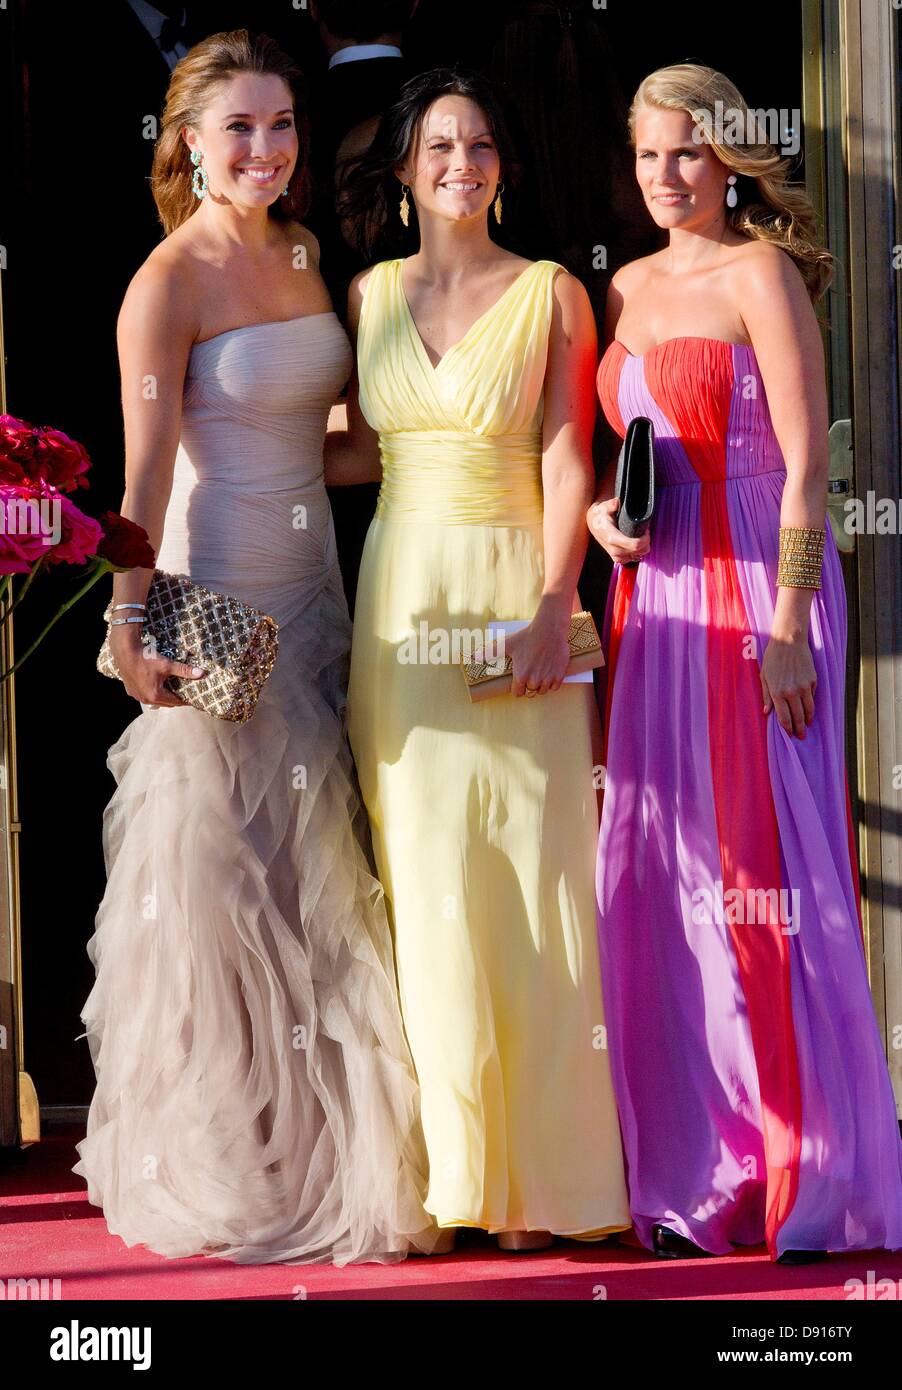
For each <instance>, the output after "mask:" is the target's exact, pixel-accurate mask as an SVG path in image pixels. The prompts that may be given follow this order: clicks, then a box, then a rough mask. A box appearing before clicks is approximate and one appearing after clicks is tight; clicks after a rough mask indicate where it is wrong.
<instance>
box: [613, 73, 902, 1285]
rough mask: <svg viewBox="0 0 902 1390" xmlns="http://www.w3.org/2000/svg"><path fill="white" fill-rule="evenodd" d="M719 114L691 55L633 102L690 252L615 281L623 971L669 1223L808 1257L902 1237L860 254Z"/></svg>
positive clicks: (634, 1152) (681, 248) (630, 1065)
mask: <svg viewBox="0 0 902 1390" xmlns="http://www.w3.org/2000/svg"><path fill="white" fill-rule="evenodd" d="M718 102H721V103H722V106H721V107H718V106H717V103H718ZM718 110H720V111H727V112H732V111H737V112H738V113H740V115H741V116H742V119H743V121H744V120H745V118H746V116H747V115H748V108H747V107H746V105H745V103H744V101H743V100H742V98H741V96H740V94H739V93H738V91H737V90H736V89H735V87H733V85H732V83H730V82H728V81H727V79H726V78H724V77H723V76H722V75H721V74H719V73H716V72H713V71H712V70H711V69H707V68H702V67H699V66H696V65H690V64H686V65H681V66H679V67H673V68H667V69H662V70H660V71H658V72H656V73H653V74H652V75H651V76H650V77H649V78H646V80H645V81H644V82H643V83H642V85H641V86H640V88H639V91H638V92H637V94H636V98H635V100H634V103H633V108H632V112H631V118H630V127H631V134H632V137H633V143H634V145H635V151H636V171H637V178H638V180H639V184H640V186H641V188H642V191H643V194H644V197H645V201H646V205H647V207H648V209H649V211H650V213H651V215H652V216H653V218H654V220H655V222H656V223H657V224H658V226H659V227H661V228H663V229H666V230H667V231H668V232H669V244H668V245H667V247H666V248H665V249H664V250H662V251H660V252H658V253H656V254H655V255H652V256H649V257H645V258H644V259H642V260H638V261H634V262H633V263H631V264H630V265H627V266H625V267H624V268H623V269H622V270H621V271H619V272H618V273H617V275H616V276H615V277H614V279H613V282H612V285H611V290H610V295H609V302H608V324H607V327H608V336H609V338H610V340H611V341H610V343H609V346H608V349H607V351H606V353H605V355H604V358H603V360H602V363H601V366H600V369H599V374H598V386H599V392H600V395H601V400H602V405H603V407H604V410H605V413H606V415H607V418H608V420H609V422H610V424H611V425H612V426H613V428H614V429H615V430H616V431H617V432H618V433H619V434H621V435H622V434H623V433H624V432H625V428H626V426H627V424H628V423H629V421H630V419H631V418H633V417H635V416H637V415H644V416H647V417H649V418H650V419H651V421H652V422H653V425H654V429H655V436H656V440H655V471H656V480H657V500H656V506H655V514H654V517H653V521H652V528H651V536H650V540H649V537H647V536H646V537H645V538H642V539H639V540H627V539H626V538H625V537H624V536H623V535H621V533H620V532H619V531H618V530H617V529H616V527H615V525H614V515H615V512H616V509H617V503H616V500H612V499H611V489H610V487H605V488H603V489H602V492H601V494H600V497H599V500H598V501H597V502H596V503H595V504H594V505H593V507H592V508H591V509H590V512H589V523H590V527H591V529H592V531H593V534H594V535H595V536H596V539H598V541H599V542H600V543H601V544H602V545H603V546H604V548H605V549H606V550H607V551H608V553H609V554H610V555H611V556H612V558H613V559H614V560H615V561H618V562H619V563H618V565H617V568H616V569H615V573H614V579H613V582H612V588H611V594H610V598H609V604H608V614H607V622H606V642H607V649H608V673H607V695H606V715H607V718H606V758H605V763H606V788H605V801H604V810H603V815H602V823H601V832H600V840H599V852H598V871H597V896H598V908H599V937H600V949H601V959H602V979H603V982H604V993H605V1003H606V1014H607V1020H608V1030H609V1031H608V1037H609V1046H610V1052H611V1059H612V1066H613V1076H614V1083H615V1089H616V1094H617V1099H618V1106H619V1110H620V1117H621V1126H622V1132H623V1139H624V1146H625V1151H626V1157H627V1163H628V1177H629V1189H630V1200H631V1209H632V1214H633V1219H634V1222H635V1226H636V1230H637V1233H638V1235H639V1237H640V1239H641V1240H642V1241H643V1243H644V1244H646V1245H647V1246H649V1247H650V1248H652V1249H654V1250H656V1251H657V1252H658V1253H659V1254H661V1255H664V1256H671V1257H679V1256H681V1255H689V1254H696V1255H698V1254H701V1253H703V1252H705V1251H707V1252H711V1253H716V1254H722V1253H726V1252H728V1251H729V1250H730V1249H731V1247H732V1246H734V1245H751V1244H757V1243H759V1242H761V1241H762V1240H766V1242H767V1247H768V1250H769V1252H770V1254H771V1257H772V1258H774V1259H782V1260H783V1261H784V1262H787V1263H801V1262H804V1261H809V1260H811V1259H817V1258H820V1257H821V1256H822V1254H823V1253H824V1252H826V1251H841V1250H856V1249H868V1248H873V1247H887V1248H890V1249H895V1248H898V1247H899V1246H902V1144H900V1138H899V1130H898V1125H897V1120H896V1111H895V1105H894V1101H893V1092H892V1087H891V1084H890V1080H889V1074H888V1071H887V1066H886V1061H885V1057H884V1054H883V1049H882V1046H881V1040H880V1035H879V1033H878V1029H877V1024H876V1020H875V1017H874V1012H873V1007H872V1003H871V998H870V994H869V989H868V978H867V971H866V966H865V957H864V951H863V945H862V935H861V928H860V915H859V909H858V884H857V874H856V869H855V855H854V843H853V840H852V835H851V821H850V816H849V809H848V806H849V803H848V793H847V785H846V778H845V765H844V744H843V718H844V694H843V685H844V673H845V659H846V600H845V592H844V588H843V578H842V573H841V569H840V564H839V559H838V555H837V551H836V546H835V543H834V541H833V537H832V534H831V532H830V529H829V527H827V528H826V531H825V529H824V520H825V512H826V485H827V469H828V449H827V407H826V397H825V389H824V372H823V352H822V347H821V341H820V335H819V330H818V327H817V321H816V318H815V315H814V312H813V309H812V307H811V305H812V301H813V300H815V299H817V298H818V296H819V295H820V294H821V293H822V292H823V290H824V289H825V288H826V285H827V283H828V282H829V278H830V259H831V258H830V256H829V254H828V253H827V252H826V251H824V250H823V248H821V247H819V246H818V244H817V242H816V240H815V238H814V219H813V213H812V210H811V206H810V203H809V202H808V200H807V198H806V197H805V195H804V192H803V191H802V190H801V189H799V188H798V187H790V186H788V185H787V184H786V183H785V174H786V170H787V162H786V161H784V160H782V159H781V158H780V156H779V155H778V153H777V152H776V151H775V150H774V149H773V148H772V147H771V146H769V145H767V144H766V142H765V141H764V140H763V138H761V137H759V136H758V135H757V133H756V132H755V131H754V130H749V129H745V130H744V134H745V141H744V143H742V144H731V143H729V142H728V137H727V135H725V134H724V133H723V132H722V131H719V130H718V129H717V128H716V123H715V118H714V113H715V112H716V111H718ZM700 112H706V113H707V119H706V118H704V117H700V116H699V113H700ZM693 113H694V115H693ZM749 119H750V118H749ZM699 136H701V137H702V138H701V139H699V138H698V137H699ZM821 556H822V561H821ZM636 562H638V563H636ZM821 566H822V567H821Z"/></svg>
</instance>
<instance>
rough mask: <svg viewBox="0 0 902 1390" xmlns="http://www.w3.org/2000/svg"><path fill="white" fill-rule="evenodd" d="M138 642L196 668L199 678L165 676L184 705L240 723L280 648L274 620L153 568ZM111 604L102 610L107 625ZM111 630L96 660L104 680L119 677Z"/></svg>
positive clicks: (249, 711)
mask: <svg viewBox="0 0 902 1390" xmlns="http://www.w3.org/2000/svg"><path fill="white" fill-rule="evenodd" d="M146 603H147V613H146V615H145V619H144V626H143V627H142V629H141V637H142V641H143V642H144V644H145V646H147V647H149V648H151V649H152V651H153V653H154V655H156V656H163V657H168V658H169V660H170V661H183V662H187V663H188V664H189V665H190V666H202V667H203V668H204V671H205V672H206V674H205V675H204V676H201V677H199V678H198V679H197V680H183V679H182V678H181V677H179V676H170V677H169V678H168V679H167V681H166V686H167V688H168V689H169V690H171V691H172V692H173V694H175V695H178V696H179V698H180V699H182V700H184V701H185V702H186V704H189V705H193V706H194V708H195V709H199V710H203V712H204V713H205V714H212V715H213V716H214V718H216V719H228V720H230V721H231V722H232V723H234V724H245V723H246V722H247V721H248V719H250V717H251V715H252V714H253V712H254V709H255V707H256V704H257V700H258V698H259V695H260V691H261V690H262V689H263V686H264V685H265V683H266V681H267V679H268V678H269V674H270V672H271V671H272V668H273V666H274V664H275V660H276V654H277V652H278V649H279V638H278V630H279V629H278V625H277V624H276V622H275V621H274V619H272V618H270V617H267V615H266V614H265V613H261V612H260V611H259V609H257V608H252V607H251V605H250V604H249V603H243V602H242V601H241V599H237V598H232V597H231V595H230V594H218V593H215V592H214V591H213V590H212V589H205V588H204V586H203V585H202V584H197V583H195V581H194V580H193V579H189V578H188V576H187V575H186V574H167V573H166V572H165V570H155V571H154V576H153V580H152V581H151V585H150V588H149V590H148V592H147V599H146ZM112 610H113V605H112V602H110V605H109V607H108V608H107V610H106V612H105V613H104V615H103V616H104V618H105V619H106V621H107V623H109V621H110V618H111V616H112ZM110 630H111V629H110V628H109V627H107V635H106V639H105V641H104V643H103V646H102V647H101V649H100V655H99V657H98V658H97V669H98V671H100V672H101V674H102V675H104V676H111V677H112V678H113V679H114V680H119V679H121V677H120V675H119V671H118V669H117V667H116V662H115V661H114V659H113V653H112V652H111V650H110Z"/></svg>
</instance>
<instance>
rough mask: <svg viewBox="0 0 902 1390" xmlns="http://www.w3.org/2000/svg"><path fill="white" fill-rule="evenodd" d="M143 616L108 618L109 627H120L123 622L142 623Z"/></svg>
mask: <svg viewBox="0 0 902 1390" xmlns="http://www.w3.org/2000/svg"><path fill="white" fill-rule="evenodd" d="M143 622H144V619H143V618H110V627H122V625H123V623H143Z"/></svg>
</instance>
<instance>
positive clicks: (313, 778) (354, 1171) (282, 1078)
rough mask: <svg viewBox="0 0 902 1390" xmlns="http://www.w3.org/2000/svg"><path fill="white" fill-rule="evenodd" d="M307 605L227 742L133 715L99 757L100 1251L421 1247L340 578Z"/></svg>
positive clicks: (94, 1023)
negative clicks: (248, 715) (105, 1236)
mask: <svg viewBox="0 0 902 1390" xmlns="http://www.w3.org/2000/svg"><path fill="white" fill-rule="evenodd" d="M336 574H337V572H336ZM312 611H313V610H312V607H308V608H307V610H306V611H305V612H303V613H301V614H298V615H296V616H295V617H294V618H293V619H292V620H291V621H290V622H288V623H283V624H282V626H281V629H280V633H279V640H280V647H279V655H278V659H277V662H276V666H275V669H274V671H273V674H272V676H271V677H270V680H269V682H268V684H267V686H266V688H265V690H264V693H263V696H262V698H261V700H260V702H259V704H258V706H257V710H256V712H255V714H254V715H253V717H252V719H251V720H250V721H249V722H248V723H247V724H246V725H244V726H243V727H238V726H236V725H233V724H229V723H226V722H224V721H222V720H217V719H213V718H211V717H209V716H207V715H204V714H202V713H200V712H199V711H197V710H194V709H191V708H187V707H186V708H181V709H162V708H150V707H146V708H145V712H144V713H142V714H141V715H140V717H139V718H137V719H135V720H134V722H133V723H132V724H130V725H129V727H128V728H127V729H126V730H125V733H124V734H123V735H122V737H121V738H120V740H119V741H118V742H117V743H116V744H115V745H114V747H113V748H112V749H111V750H110V754H109V763H108V766H109V768H110V770H111V772H112V773H113V776H114V777H115V779H116V783H117V787H116V791H115V794H114V796H113V798H112V800H111V801H110V803H109V806H108V807H107V810H106V814H105V819H104V851H105V856H106V863H107V874H108V883H107V888H106V892H105V895H104V898H103V901H102V903H101V905H100V909H99V912H98V914H97V920H96V931H95V934H94V936H93V937H92V938H91V940H90V942H89V945H88V952H89V955H90V958H91V960H92V963H93V964H94V966H95V969H96V982H95V984H94V987H93V989H92V991H91V993H90V996H89V998H88V999H87V1002H86V1003H85V1005H84V1009H83V1012H82V1019H83V1021H84V1024H85V1028H86V1036H87V1038H88V1042H89V1045H90V1049H91V1055H92V1058H93V1061H94V1066H95V1070H96V1074H97V1088H96V1093H95V1095H94V1098H93V1102H92V1105H91V1109H90V1115H89V1120H88V1129H87V1137H86V1138H85V1139H84V1141H83V1142H82V1143H80V1144H79V1145H78V1152H79V1155H80V1161H79V1162H78V1164H77V1165H76V1167H75V1168H74V1170H73V1171H74V1172H76V1173H78V1174H80V1175H81V1176H82V1177H84V1178H85V1180H86V1181H87V1185H88V1197H89V1200H90V1201H91V1202H92V1203H94V1204H95V1205H97V1206H102V1207H103V1210H104V1215H105V1217H106V1220H107V1224H108V1226H109V1229H110V1230H111V1231H112V1232H113V1233H115V1234H117V1235H119V1236H121V1237H122V1239H123V1240H124V1241H125V1242H126V1243H127V1244H128V1245H134V1244H139V1243H140V1244H143V1245H146V1246H148V1247H150V1249H152V1250H155V1251H157V1252H158V1253H160V1254H162V1255H166V1256H170V1257H172V1256H186V1255H194V1254H197V1253H201V1252H202V1253H205V1254H210V1255H215V1256H220V1257H223V1258H228V1259H231V1260H235V1261H238V1262H240V1263H267V1262H271V1261H277V1260H281V1261H297V1262H304V1263H306V1262H316V1261H325V1260H331V1261H333V1262H334V1263H336V1264H346V1263H348V1262H351V1261H361V1260H378V1261H382V1262H393V1261H396V1260H400V1259H402V1258H404V1255H405V1254H406V1253H409V1249H410V1247H411V1245H413V1246H414V1247H415V1248H419V1249H423V1250H429V1249H431V1248H432V1246H433V1244H434V1243H435V1240H436V1239H437V1236H438V1231H437V1228H436V1227H435V1224H434V1222H433V1220H432V1218H431V1217H430V1216H429V1215H428V1214H427V1213H426V1212H425V1211H424V1209H423V1206H422V1200H421V1199H422V1196H423V1193H424V1191H425V1170H426V1159H425V1151H424V1146H423V1139H422V1133H421V1129H420V1120H419V1108H418V1092H417V1085H416V1077H415V1073H414V1070H413V1066H412V1062H411V1060H410V1055H409V1052H408V1049H407V1043H406V1038H405V1036H404V1032H403V1026H402V1023H401V1019H400V1012H399V1006H398V1000H397V993H396V981H395V974H394V966H393V959H392V946H391V937H390V932H389V927H388V924H387V920H386V916H385V911H384V907H383V901H382V890H381V887H380V886H379V884H378V882H377V881H376V879H375V878H374V877H373V876H372V874H371V872H370V867H369V858H368V849H367V843H368V842H367V832H366V828H365V820H364V819H363V816H362V812H361V810H360V803H359V800H358V796H357V792H356V783H355V778H354V771H353V765H352V762H351V758H350V753H349V751H348V748H347V743H346V738H345V732H344V694H343V691H344V679H345V674H346V672H345V666H346V654H347V649H348V644H349V636H350V631H349V623H348V618H347V610H346V608H345V607H344V600H343V597H342V596H341V593H340V587H339V584H338V581H337V578H335V580H334V582H332V583H330V584H327V585H326V586H325V588H324V590H323V591H322V592H321V593H320V594H319V596H318V598H317V601H316V612H315V617H311V613H312Z"/></svg>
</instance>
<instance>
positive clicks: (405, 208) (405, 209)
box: [400, 183, 410, 227]
mask: <svg viewBox="0 0 902 1390" xmlns="http://www.w3.org/2000/svg"><path fill="white" fill-rule="evenodd" d="M401 187H402V189H403V190H404V192H403V196H402V198H401V208H400V212H401V221H402V222H403V223H404V226H405V227H408V226H409V225H410V204H409V203H408V201H407V184H406V183H402V184H401Z"/></svg>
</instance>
